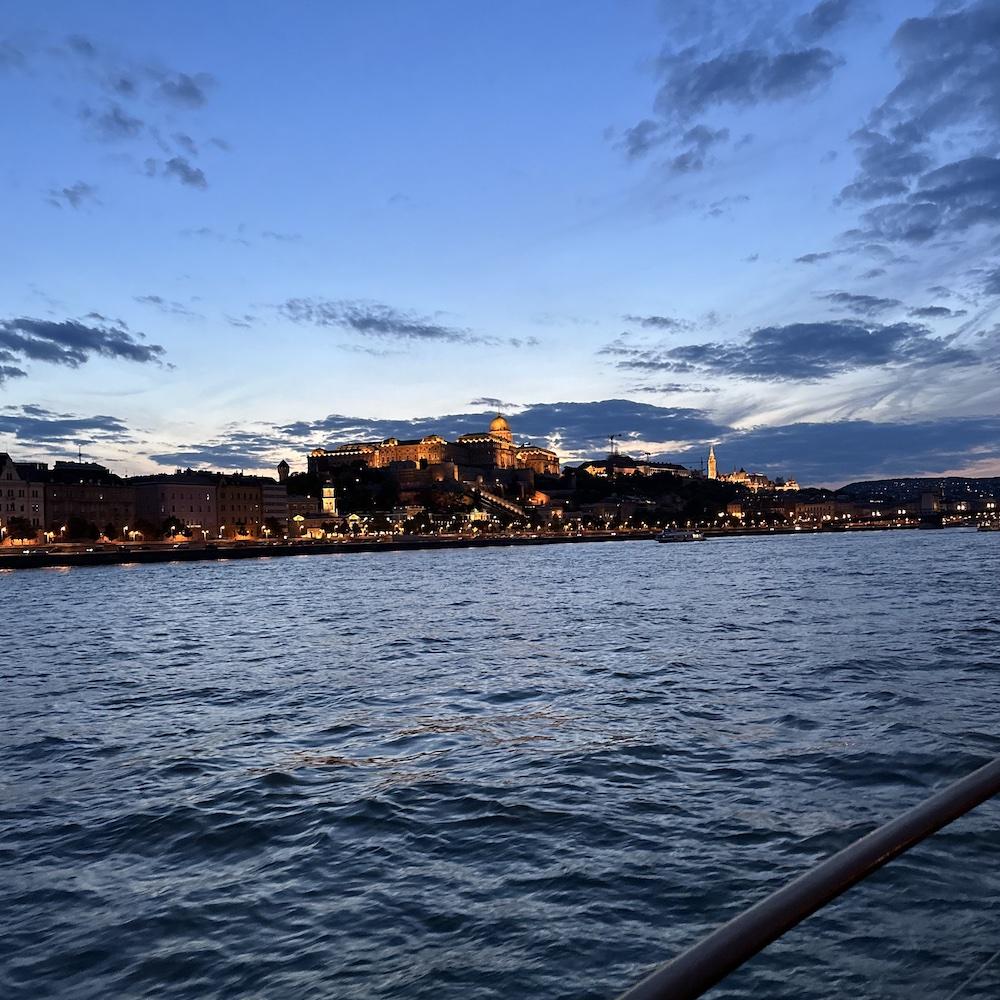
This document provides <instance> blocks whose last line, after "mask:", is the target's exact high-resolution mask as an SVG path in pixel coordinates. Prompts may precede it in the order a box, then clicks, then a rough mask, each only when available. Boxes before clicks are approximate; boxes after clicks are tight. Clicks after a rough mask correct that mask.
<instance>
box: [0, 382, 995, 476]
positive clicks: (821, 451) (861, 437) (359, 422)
mask: <svg viewBox="0 0 1000 1000" xmlns="http://www.w3.org/2000/svg"><path fill="white" fill-rule="evenodd" d="M490 402H493V401H492V400H491V401H490ZM105 419H112V418H105ZM510 421H511V427H512V429H513V431H514V434H515V436H516V438H517V440H519V441H524V440H530V441H532V442H535V443H539V444H547V445H549V446H551V447H555V448H558V449H559V450H560V451H562V452H563V453H564V454H576V455H579V456H585V457H596V456H600V455H602V454H605V453H606V452H607V447H608V435H609V434H614V435H616V438H617V440H618V441H619V443H620V444H621V446H622V448H623V450H625V451H627V450H629V448H633V449H638V448H647V447H649V446H650V445H652V446H653V448H656V447H659V448H661V449H662V451H661V453H660V457H662V458H669V459H671V460H679V461H680V462H682V463H684V464H689V465H697V464H699V463H700V462H701V460H702V459H703V458H704V457H705V455H706V454H707V452H708V445H709V443H714V444H715V447H716V453H717V454H718V456H719V461H720V466H721V467H722V468H723V469H728V468H736V467H738V466H741V465H742V466H744V467H745V468H748V469H753V470H755V471H760V472H764V473H769V474H771V475H773V476H777V475H783V476H795V477H796V478H797V479H798V480H799V481H800V482H802V483H806V484H808V483H833V484H838V483H846V482H849V481H852V480H858V479H863V478H888V477H898V476H909V475H920V474H928V475H934V474H940V473H943V472H948V471H952V470H959V469H962V468H968V467H970V466H971V465H972V464H973V463H975V462H979V461H987V462H988V461H991V460H992V461H1000V417H983V418H978V419H943V420H926V421H921V422H915V423H901V422H897V423H875V422H871V421H862V420H846V421H836V422H831V423H798V424H787V425H782V426H775V427H755V428H751V429H748V430H740V429H737V428H734V427H730V426H726V425H723V424H719V423H717V422H715V421H713V420H712V419H711V418H710V417H709V416H708V415H707V414H706V413H705V412H704V411H702V410H698V409H686V408H678V407H668V406H655V405H652V404H647V403H641V402H636V401H634V400H624V399H609V400H598V401H595V402H586V403H535V404H532V405H529V406H526V407H524V408H523V410H522V411H521V412H520V413H518V414H516V415H515V416H512V417H511V418H510ZM487 423H488V414H484V413H482V412H478V413H458V414H448V415H444V416H432V417H416V418H413V419H411V420H372V419H367V418H364V417H351V416H345V415H343V414H331V415H330V416H327V417H324V418H322V419H320V420H304V421H296V422H294V423H290V424H285V425H280V426H273V427H264V428H262V429H261V430H246V429H233V430H232V431H230V432H229V433H226V434H224V435H221V436H220V437H218V438H217V439H215V440H213V441H209V442H206V443H204V444H195V445H191V446H188V447H185V448H181V449H177V450H175V451H172V452H169V453H163V454H158V455H153V456H151V457H152V458H153V460H154V461H157V462H159V463H160V464H162V465H164V466H167V467H175V466H178V465H180V466H199V465H205V466H215V467H223V468H247V469H253V468H257V469H267V468H270V467H271V466H272V465H273V463H274V462H275V461H277V458H278V457H279V456H284V457H293V456H295V455H296V454H299V455H302V454H304V453H305V452H308V451H309V450H311V449H312V448H313V447H319V446H323V447H333V446H335V445H337V444H340V443H344V442H347V441H379V440H382V439H384V438H386V437H397V438H401V439H408V438H420V437H424V436H426V435H428V434H441V435H443V436H444V437H445V438H447V439H449V440H453V439H454V438H456V437H458V436H459V435H460V434H466V433H472V432H481V431H483V430H484V429H485V426H486V424H487ZM2 430H3V425H2V424H0V431H2Z"/></svg>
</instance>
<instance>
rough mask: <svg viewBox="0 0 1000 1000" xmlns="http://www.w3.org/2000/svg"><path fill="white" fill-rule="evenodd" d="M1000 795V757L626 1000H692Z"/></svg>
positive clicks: (776, 896) (794, 885)
mask: <svg viewBox="0 0 1000 1000" xmlns="http://www.w3.org/2000/svg"><path fill="white" fill-rule="evenodd" d="M998 793H1000V757H998V758H997V759H996V760H994V761H993V762H992V763H990V764H987V765H986V766H985V767H981V768H979V770H978V771H973V773H972V774H970V775H967V776H966V777H964V778H962V779H960V780H959V781H956V782H955V783H954V784H952V785H949V786H948V787H947V788H945V789H943V790H942V791H940V792H937V793H936V794H935V795H932V796H931V797H930V798H929V799H927V800H926V801H924V802H922V803H920V805H918V806H916V807H914V808H913V809H911V810H910V811H909V812H906V813H903V815H902V816H900V817H899V818H898V819H894V820H892V821H891V822H889V823H886V824H885V825H884V826H880V827H879V828H878V829H877V830H874V831H873V832H872V833H869V834H868V835H867V836H865V837H862V838H861V839H860V840H857V841H855V842H854V843H853V844H851V846H850V847H846V848H845V849H844V850H842V851H840V852H839V853H838V854H834V855H833V857H831V858H827V860H826V861H822V862H820V863H819V864H818V865H816V867H815V868H812V869H810V870H809V871H808V872H806V873H805V874H804V875H801V876H799V877H798V878H797V879H795V880H794V881H793V882H790V883H788V885H786V886H784V887H782V888H781V889H778V890H777V891H776V892H774V893H772V894H771V895H770V896H768V897H767V898H766V899H763V900H761V902H759V903H757V904H755V905H754V906H751V907H750V908H749V909H748V910H744V911H743V913H741V914H740V915H739V916H738V917H735V918H734V919H732V920H730V921H729V923H728V924H724V925H723V926H722V927H719V928H718V929H717V930H715V931H713V932H712V933H711V934H709V935H708V936H707V937H705V938H703V939H702V940H701V941H699V942H698V943H697V944H696V945H694V946H693V947H691V948H689V949H688V950H687V951H685V952H683V953H682V954H680V955H678V956H677V957H676V958H674V959H672V960H671V961H669V962H667V963H665V964H664V965H661V966H660V967H659V968H657V969H656V970H654V971H653V972H652V973H650V974H649V975H648V976H647V977H646V978H645V979H643V980H642V982H640V983H638V984H637V985H635V986H633V987H632V989H630V990H628V991H627V992H625V993H623V994H622V995H621V997H620V998H619V1000H693V998H695V997H700V996H701V995H702V994H703V993H704V992H705V991H706V990H708V989H711V988H712V987H713V986H715V985H716V984H717V983H718V982H720V981H721V980H722V979H724V978H725V977H726V976H728V975H729V973H730V972H732V971H733V970H734V969H737V968H739V966H741V965H742V964H743V963H744V962H746V961H747V960H748V959H750V958H752V957H753V956H754V955H756V954H757V952H759V951H761V950H762V949H763V948H765V947H767V945H769V944H770V943H771V942H772V941H775V940H776V939H777V938H779V937H781V935H782V934H784V933H785V932H786V931H788V930H790V929H791V928H792V927H794V926H795V925H796V924H798V923H800V922H801V921H803V920H805V918H806V917H808V916H810V915H811V914H813V913H815V912H816V911H817V910H818V909H820V908H821V907H823V906H825V905H826V904H827V903H829V902H830V901H831V900H833V899H836V898H837V897H838V896H839V895H840V894H841V893H843V892H845V891H846V890H847V889H849V888H851V886H853V885H856V884H857V883H858V882H860V881H861V880H862V879H864V878H867V877H868V876H869V875H871V873H872V872H874V871H876V870H877V869H879V868H881V867H882V866H883V865H884V864H886V863H888V862H889V861H892V859H893V858H896V857H898V856H899V855H900V854H902V853H903V852H904V851H908V850H909V849H910V848H911V847H913V846H914V844H918V843H920V841H921V840H923V839H924V838H925V837H929V836H930V835H931V834H932V833H936V832H937V831H938V830H940V829H941V828H942V827H943V826H947V825H948V824H949V823H951V822H952V821H953V820H956V819H958V818H959V816H964V815H965V813H967V812H969V811H970V810H971V809H974V808H975V807H976V806H978V805H979V804H980V803H982V802H985V801H986V800H987V799H989V798H991V797H992V796H994V795H996V794H998Z"/></svg>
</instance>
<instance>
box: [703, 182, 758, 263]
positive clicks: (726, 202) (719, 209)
mask: <svg viewBox="0 0 1000 1000" xmlns="http://www.w3.org/2000/svg"><path fill="white" fill-rule="evenodd" d="M749 200H750V196H749V195H746V194H732V195H726V196H725V197H724V198H718V199H716V200H715V201H713V202H710V203H709V206H708V208H707V209H705V217H706V218H708V219H717V218H719V216H722V215H726V214H727V213H729V214H730V215H731V214H732V213H731V211H730V210H731V209H732V207H733V205H741V204H743V203H744V202H747V201H749ZM754 259H756V255H754Z"/></svg>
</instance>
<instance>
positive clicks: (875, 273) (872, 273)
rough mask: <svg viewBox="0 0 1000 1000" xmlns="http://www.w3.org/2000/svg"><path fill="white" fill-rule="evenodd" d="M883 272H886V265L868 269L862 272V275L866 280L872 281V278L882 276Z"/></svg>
mask: <svg viewBox="0 0 1000 1000" xmlns="http://www.w3.org/2000/svg"><path fill="white" fill-rule="evenodd" d="M883 274H885V268H884V267H872V268H869V269H868V270H867V271H865V273H864V274H862V275H861V277H862V278H864V279H865V280H868V281H870V280H871V279H872V278H881V277H882V275H883Z"/></svg>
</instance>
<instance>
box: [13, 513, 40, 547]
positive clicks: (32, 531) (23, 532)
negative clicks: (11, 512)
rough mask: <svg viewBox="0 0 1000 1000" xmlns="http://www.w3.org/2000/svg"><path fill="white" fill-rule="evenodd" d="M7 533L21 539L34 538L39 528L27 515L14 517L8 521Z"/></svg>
mask: <svg viewBox="0 0 1000 1000" xmlns="http://www.w3.org/2000/svg"><path fill="white" fill-rule="evenodd" d="M7 534H8V535H10V537H11V538H17V539H19V540H21V541H24V540H25V539H30V538H34V537H35V536H36V535H37V534H38V530H37V529H36V528H35V527H34V525H32V523H31V522H30V521H29V520H28V519H27V518H26V517H12V518H10V519H9V520H8V521H7Z"/></svg>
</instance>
